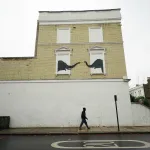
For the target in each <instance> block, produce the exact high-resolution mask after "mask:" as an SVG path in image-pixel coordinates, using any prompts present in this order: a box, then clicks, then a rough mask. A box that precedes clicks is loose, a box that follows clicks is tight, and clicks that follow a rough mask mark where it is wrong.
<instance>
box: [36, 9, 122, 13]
mask: <svg viewBox="0 0 150 150" xmlns="http://www.w3.org/2000/svg"><path fill="white" fill-rule="evenodd" d="M113 10H121V8H114V9H95V10H62V11H39V13H63V12H89V11H113Z"/></svg>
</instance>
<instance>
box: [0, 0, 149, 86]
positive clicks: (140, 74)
mask: <svg viewBox="0 0 150 150" xmlns="http://www.w3.org/2000/svg"><path fill="white" fill-rule="evenodd" d="M149 6H150V1H149V0H82V1H81V0H38V1H35V0H2V1H1V4H0V57H19V56H33V55H34V52H35V38H36V26H37V19H38V12H39V11H63V10H66V11H67V10H94V9H116V8H121V15H122V33H123V41H124V51H125V59H126V67H127V74H128V78H130V79H131V81H130V86H131V87H133V86H134V85H135V84H142V83H146V78H147V77H148V76H150V59H149V57H150V42H149V39H150V9H149Z"/></svg>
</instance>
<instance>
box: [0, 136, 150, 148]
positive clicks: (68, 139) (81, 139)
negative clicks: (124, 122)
mask: <svg viewBox="0 0 150 150" xmlns="http://www.w3.org/2000/svg"><path fill="white" fill-rule="evenodd" d="M61 149H62V150H75V149H77V150H78V149H84V150H85V149H88V150H94V149H105V150H111V149H115V150H117V149H118V150H122V149H127V150H131V149H133V150H135V149H138V150H146V149H147V150H150V134H95V135H90V134H89V135H88V134H87V135H55V136H54V135H37V136H35V135H32V136H31V135H30V136H27V135H24V136H19V135H16V136H0V150H61Z"/></svg>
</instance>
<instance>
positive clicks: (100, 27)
mask: <svg viewBox="0 0 150 150" xmlns="http://www.w3.org/2000/svg"><path fill="white" fill-rule="evenodd" d="M90 29H101V31H102V40H101V41H97V42H91V41H90ZM103 42H104V34H103V28H102V26H98V27H89V43H103Z"/></svg>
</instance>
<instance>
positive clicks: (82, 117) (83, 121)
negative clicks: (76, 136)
mask: <svg viewBox="0 0 150 150" xmlns="http://www.w3.org/2000/svg"><path fill="white" fill-rule="evenodd" d="M81 119H82V121H81V124H80V128H79V130H81V127H82V125H83V124H85V125H86V127H87V129H90V128H89V127H88V124H87V121H86V119H87V120H88V118H87V117H86V108H83V111H82V113H81Z"/></svg>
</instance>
